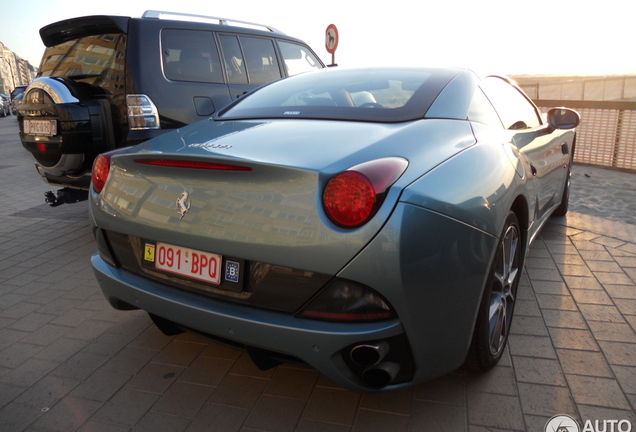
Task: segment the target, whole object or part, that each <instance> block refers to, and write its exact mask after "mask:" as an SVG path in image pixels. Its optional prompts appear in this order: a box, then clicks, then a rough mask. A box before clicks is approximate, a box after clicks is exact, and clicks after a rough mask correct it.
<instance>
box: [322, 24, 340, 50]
mask: <svg viewBox="0 0 636 432" xmlns="http://www.w3.org/2000/svg"><path fill="white" fill-rule="evenodd" d="M325 48H327V52H328V53H329V54H333V53H335V52H336V49H337V48H338V29H337V28H336V26H335V24H329V26H328V27H327V32H326V33H325Z"/></svg>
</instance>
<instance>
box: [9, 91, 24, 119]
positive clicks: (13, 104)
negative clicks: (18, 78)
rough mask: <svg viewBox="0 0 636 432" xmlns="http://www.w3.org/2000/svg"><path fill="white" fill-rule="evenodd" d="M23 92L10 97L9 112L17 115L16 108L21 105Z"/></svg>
mask: <svg viewBox="0 0 636 432" xmlns="http://www.w3.org/2000/svg"><path fill="white" fill-rule="evenodd" d="M23 98H24V93H18V94H17V95H16V96H15V97H14V98H13V99H11V114H13V115H18V108H19V107H20V105H22V99H23Z"/></svg>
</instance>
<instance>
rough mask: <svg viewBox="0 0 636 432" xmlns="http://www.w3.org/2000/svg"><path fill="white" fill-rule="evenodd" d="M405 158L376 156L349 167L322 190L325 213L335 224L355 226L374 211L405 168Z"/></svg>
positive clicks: (362, 223) (359, 224)
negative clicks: (373, 158)
mask: <svg viewBox="0 0 636 432" xmlns="http://www.w3.org/2000/svg"><path fill="white" fill-rule="evenodd" d="M407 166H408V162H407V161H406V160H405V159H402V158H397V157H390V158H384V159H376V160H373V161H370V162H365V163H363V164H360V165H356V166H354V167H351V168H350V169H348V170H347V171H344V172H341V173H339V174H336V175H335V176H334V177H332V178H331V180H329V183H327V187H326V188H325V191H324V193H323V201H322V202H323V207H324V209H325V213H326V214H327V216H328V217H329V219H331V221H332V222H334V223H335V224H336V225H338V226H340V227H343V228H356V227H359V226H362V225H364V224H365V223H366V222H367V221H368V220H369V219H371V217H372V216H373V215H374V214H375V212H376V211H377V209H378V208H379V207H380V204H382V200H383V198H384V195H385V193H386V191H387V190H388V189H389V187H390V186H391V185H392V184H393V183H395V181H396V180H397V179H398V178H400V176H401V175H402V174H403V173H404V171H405V170H406V167H407Z"/></svg>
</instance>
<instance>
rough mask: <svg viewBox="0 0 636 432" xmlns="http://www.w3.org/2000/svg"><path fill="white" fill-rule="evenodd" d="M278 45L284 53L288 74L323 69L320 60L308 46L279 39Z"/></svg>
mask: <svg viewBox="0 0 636 432" xmlns="http://www.w3.org/2000/svg"><path fill="white" fill-rule="evenodd" d="M278 47H279V48H280V52H281V53H282V55H283V62H284V64H285V69H287V75H288V76H292V75H298V74H300V73H304V72H310V71H312V70H316V69H322V65H321V64H320V61H318V59H317V58H316V57H315V56H314V55H313V53H312V52H311V51H309V49H308V48H307V47H305V46H302V45H298V44H295V43H291V42H285V41H282V40H279V41H278Z"/></svg>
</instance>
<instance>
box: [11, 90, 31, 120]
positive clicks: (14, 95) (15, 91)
mask: <svg viewBox="0 0 636 432" xmlns="http://www.w3.org/2000/svg"><path fill="white" fill-rule="evenodd" d="M27 87H28V86H27V85H24V84H23V85H19V86H16V87H15V88H14V89H13V90H12V91H11V100H13V99H15V98H16V97H18V95H19V94H22V93H24V91H25V90H26V89H27ZM14 114H15V113H14Z"/></svg>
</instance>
